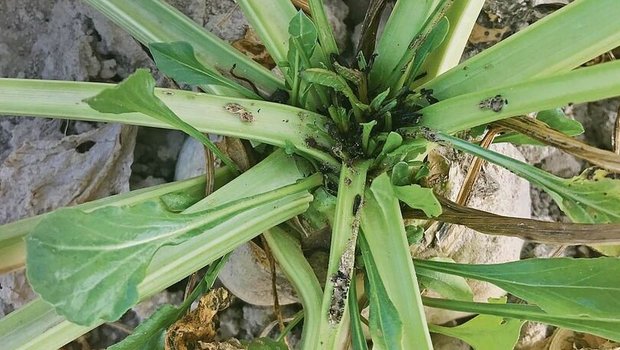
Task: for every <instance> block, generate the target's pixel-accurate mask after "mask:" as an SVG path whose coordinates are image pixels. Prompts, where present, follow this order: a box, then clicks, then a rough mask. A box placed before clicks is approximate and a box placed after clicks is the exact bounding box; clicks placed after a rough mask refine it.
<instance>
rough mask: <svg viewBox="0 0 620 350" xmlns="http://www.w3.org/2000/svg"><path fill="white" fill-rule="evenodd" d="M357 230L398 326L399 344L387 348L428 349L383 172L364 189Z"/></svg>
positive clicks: (397, 212) (400, 227) (397, 206)
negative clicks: (363, 240) (398, 319)
mask: <svg viewBox="0 0 620 350" xmlns="http://www.w3.org/2000/svg"><path fill="white" fill-rule="evenodd" d="M361 229H362V233H363V236H364V238H365V240H366V242H368V245H367V246H368V248H367V249H369V251H370V253H371V254H372V260H373V263H374V267H373V268H376V270H377V273H378V276H379V278H380V280H381V282H382V283H383V286H384V288H385V290H386V292H387V295H388V297H389V300H390V301H391V303H392V304H393V305H394V307H395V308H396V311H397V312H398V316H399V318H400V321H401V323H402V333H401V336H402V341H401V342H400V344H399V346H397V347H390V348H389V349H420V350H423V349H432V345H431V341H430V336H429V335H428V328H427V326H426V318H425V315H424V308H423V307H422V302H421V299H420V291H419V287H418V281H417V278H416V274H415V268H414V266H413V261H412V259H411V252H410V251H409V244H408V242H407V232H406V230H405V226H404V223H403V218H402V215H401V212H400V204H399V202H398V199H397V198H396V196H395V195H394V191H393V186H392V183H391V182H390V178H389V176H388V175H387V173H382V174H381V175H379V176H377V177H376V178H375V179H374V180H373V182H372V184H371V185H370V188H369V189H367V190H366V194H365V196H364V206H363V207H362V217H361ZM366 266H368V265H366ZM371 313H372V311H371Z"/></svg>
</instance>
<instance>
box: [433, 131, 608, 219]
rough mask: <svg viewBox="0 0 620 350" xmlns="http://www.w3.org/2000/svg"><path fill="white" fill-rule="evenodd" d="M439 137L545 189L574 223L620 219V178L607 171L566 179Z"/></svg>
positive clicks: (437, 136) (450, 137) (478, 147)
mask: <svg viewBox="0 0 620 350" xmlns="http://www.w3.org/2000/svg"><path fill="white" fill-rule="evenodd" d="M435 136H436V139H437V140H440V141H447V142H449V143H450V144H451V145H452V147H454V148H456V149H459V150H461V151H464V152H467V153H471V154H474V155H476V156H478V157H481V158H483V159H485V160H488V161H489V162H492V163H495V164H497V165H500V166H503V167H504V168H506V169H508V170H510V171H512V172H513V173H515V174H517V175H518V176H521V177H523V178H525V179H526V180H528V181H530V182H531V183H533V184H534V185H537V186H538V187H540V188H542V189H543V190H545V191H546V192H547V193H549V194H550V195H551V197H552V198H553V200H554V201H555V202H556V203H557V204H558V206H559V207H560V209H562V211H564V212H565V213H566V215H568V217H570V218H571V220H572V221H574V222H578V223H599V224H601V223H614V222H620V180H615V179H613V178H611V177H608V175H609V174H608V173H607V172H606V171H604V170H593V169H587V170H585V171H584V172H583V173H582V174H581V175H580V176H576V177H573V178H571V179H562V178H559V177H557V176H555V175H552V174H549V173H547V172H545V171H543V170H541V169H538V168H536V167H534V166H531V165H529V164H526V163H523V162H520V161H517V160H514V159H512V158H510V157H506V156H504V155H502V154H499V153H496V152H493V151H490V150H487V149H484V148H482V147H480V146H477V145H473V144H471V143H468V142H465V141H463V140H460V139H458V138H455V137H452V136H449V135H447V134H444V133H437V134H436V135H435ZM435 136H430V137H431V138H433V137H435Z"/></svg>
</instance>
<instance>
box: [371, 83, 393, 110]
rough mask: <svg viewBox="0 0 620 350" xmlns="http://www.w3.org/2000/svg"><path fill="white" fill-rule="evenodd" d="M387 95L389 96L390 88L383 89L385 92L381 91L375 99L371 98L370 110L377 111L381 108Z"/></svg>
mask: <svg viewBox="0 0 620 350" xmlns="http://www.w3.org/2000/svg"><path fill="white" fill-rule="evenodd" d="M389 94H390V88H387V89H385V91H383V92H382V93H380V94H379V95H377V96H376V97H375V98H373V99H372V101H371V102H370V109H371V110H373V111H378V110H379V109H380V108H381V105H382V104H383V101H385V99H386V98H387V97H388V95H389Z"/></svg>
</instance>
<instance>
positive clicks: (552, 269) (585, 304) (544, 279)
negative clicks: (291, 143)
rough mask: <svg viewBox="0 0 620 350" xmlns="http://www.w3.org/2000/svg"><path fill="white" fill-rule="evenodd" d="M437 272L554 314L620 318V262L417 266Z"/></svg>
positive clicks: (537, 261) (562, 260)
mask: <svg viewBox="0 0 620 350" xmlns="http://www.w3.org/2000/svg"><path fill="white" fill-rule="evenodd" d="M415 264H416V266H421V267H423V268H427V269H430V270H433V271H437V272H443V273H450V274H454V275H457V276H461V277H465V278H473V279H477V280H482V281H486V282H490V283H493V284H495V285H497V286H498V287H500V288H502V289H504V290H506V291H507V292H509V293H511V294H514V295H515V296H517V297H519V298H521V299H524V300H527V301H528V302H529V303H532V304H536V305H537V306H539V307H540V308H541V309H543V310H545V311H546V312H548V313H550V314H557V315H574V316H590V317H593V318H595V317H600V318H611V319H613V318H617V317H618V315H620V299H619V298H618V295H620V260H619V259H617V258H596V259H569V258H559V259H528V260H522V261H516V262H510V263H505V264H490V265H469V264H453V263H445V262H438V261H421V260H420V261H418V260H416V261H415Z"/></svg>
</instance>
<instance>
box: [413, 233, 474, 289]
mask: <svg viewBox="0 0 620 350" xmlns="http://www.w3.org/2000/svg"><path fill="white" fill-rule="evenodd" d="M422 232H424V231H422ZM431 260H433V261H448V260H445V259H440V258H434V259H431ZM415 273H416V275H417V276H418V281H420V284H421V285H422V286H424V287H425V288H427V289H430V290H432V291H435V292H437V293H439V295H441V296H442V297H444V298H447V299H455V300H462V301H473V300H474V293H473V292H472V291H471V288H470V287H469V284H467V281H465V278H463V277H460V276H455V275H451V274H447V273H443V272H437V271H433V270H430V269H426V268H424V267H421V266H416V269H415Z"/></svg>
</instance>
